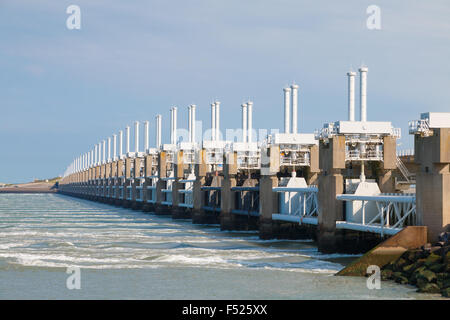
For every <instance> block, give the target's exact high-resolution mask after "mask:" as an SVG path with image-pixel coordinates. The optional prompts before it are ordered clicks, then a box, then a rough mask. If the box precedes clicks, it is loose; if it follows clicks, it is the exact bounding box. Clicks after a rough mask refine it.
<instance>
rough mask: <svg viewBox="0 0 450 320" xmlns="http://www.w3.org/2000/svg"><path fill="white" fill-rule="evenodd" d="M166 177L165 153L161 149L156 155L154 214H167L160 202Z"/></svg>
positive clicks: (162, 199)
mask: <svg viewBox="0 0 450 320" xmlns="http://www.w3.org/2000/svg"><path fill="white" fill-rule="evenodd" d="M166 177H167V153H166V151H161V152H160V153H159V155H158V182H157V183H156V206H155V213H156V214H169V213H170V212H168V211H167V210H166V208H165V206H164V205H163V204H162V202H163V201H164V197H165V196H164V194H163V192H162V190H163V189H165V188H166V183H167V182H166V181H165V180H163V179H164V178H166Z"/></svg>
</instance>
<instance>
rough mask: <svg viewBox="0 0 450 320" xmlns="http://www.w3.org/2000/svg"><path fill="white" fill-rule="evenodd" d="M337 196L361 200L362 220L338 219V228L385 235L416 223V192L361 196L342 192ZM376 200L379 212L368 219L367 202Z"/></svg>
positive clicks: (340, 198) (342, 198)
mask: <svg viewBox="0 0 450 320" xmlns="http://www.w3.org/2000/svg"><path fill="white" fill-rule="evenodd" d="M336 198H337V199H338V200H342V201H361V202H362V206H361V210H362V214H361V221H359V222H348V221H337V222H336V228H338V229H351V230H357V231H365V232H374V233H379V234H381V235H382V236H383V235H393V234H396V233H397V232H399V231H401V230H402V229H403V228H404V227H405V226H407V225H416V224H417V221H416V196H415V194H400V193H384V194H380V195H375V196H359V195H354V194H340V195H337V196H336ZM369 202H374V203H375V205H376V208H377V214H376V215H375V216H374V217H372V218H370V219H366V214H365V208H366V204H368V203H369Z"/></svg>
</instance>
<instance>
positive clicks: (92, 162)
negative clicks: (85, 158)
mask: <svg viewBox="0 0 450 320" xmlns="http://www.w3.org/2000/svg"><path fill="white" fill-rule="evenodd" d="M94 154H95V153H94V149H92V150H91V163H90V167H91V168H92V167H93V166H94V165H95V162H94Z"/></svg>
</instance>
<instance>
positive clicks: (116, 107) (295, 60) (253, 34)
mask: <svg viewBox="0 0 450 320" xmlns="http://www.w3.org/2000/svg"><path fill="white" fill-rule="evenodd" d="M71 4H76V5H79V6H80V7H81V30H68V29H67V28H66V19H67V17H68V15H67V14H66V8H67V7H68V6H69V5H71ZM371 4H375V5H378V6H379V7H380V8H381V19H382V22H381V23H382V25H381V26H382V30H380V31H374V30H368V29H367V28H366V19H367V14H366V8H367V6H368V5H371ZM449 17H450V3H449V2H448V1H446V0H443V1H431V2H427V1H413V0H409V1H361V0H354V1H331V0H330V1H299V0H277V1H269V0H249V1H237V0H227V1H215V0H190V1H171V0H161V1H155V0H151V1H114V0H95V1H92V0H89V1H88V0H71V1H64V0H58V1H56V0H53V1H49V0H35V1H24V0H1V2H0V39H1V41H0V108H1V109H0V110H1V113H0V150H1V151H0V182H24V181H30V180H32V179H33V178H46V177H53V176H56V175H58V174H62V173H63V172H64V169H65V167H66V166H67V165H68V164H69V162H70V161H71V160H72V158H73V157H75V156H77V155H79V154H80V153H82V152H85V151H88V150H89V149H91V148H92V147H93V145H94V144H95V143H98V142H99V141H100V140H101V139H104V138H106V137H107V136H110V135H111V134H112V133H114V132H117V131H118V130H119V129H122V128H124V127H125V126H126V125H127V124H130V125H132V123H133V121H135V120H149V121H150V124H151V128H150V133H151V134H150V141H151V143H153V141H154V116H155V115H156V114H157V113H161V114H162V115H163V127H164V133H163V135H164V137H163V141H165V142H168V139H169V135H168V127H169V114H170V113H169V109H170V106H172V105H176V106H178V108H179V111H178V114H179V118H178V126H179V127H180V126H183V127H186V126H187V124H186V122H187V106H188V105H189V104H191V103H195V104H196V105H197V120H203V121H204V123H203V127H204V128H209V121H210V120H209V119H210V113H209V110H210V107H209V103H210V102H211V101H212V100H213V99H215V98H217V99H219V100H220V101H221V102H222V104H221V128H236V127H240V126H241V120H240V119H241V116H240V112H241V111H240V110H241V108H240V104H241V103H242V102H243V101H244V100H246V99H249V98H250V99H252V100H253V101H254V119H253V124H254V127H255V128H267V129H270V128H282V127H283V111H282V105H283V99H282V96H283V91H282V88H283V87H284V86H285V85H287V84H290V83H292V81H295V82H296V83H297V84H299V85H300V92H299V105H300V112H299V127H300V130H301V132H313V130H314V129H316V128H320V127H321V126H322V125H323V123H324V122H330V121H335V120H345V119H346V118H347V80H346V72H347V71H348V70H349V69H350V67H353V69H355V70H356V69H357V68H358V67H359V66H360V65H361V64H362V63H364V64H366V65H367V66H368V67H369V74H368V119H369V120H377V121H386V120H388V121H392V122H393V124H394V125H395V126H396V127H400V128H402V134H403V138H402V140H401V143H402V145H401V146H400V147H399V148H411V147H412V137H410V136H408V132H407V124H408V120H412V119H416V118H418V117H419V114H420V112H426V111H441V112H442V111H448V112H449V111H450V103H449V102H450V81H449V76H450V63H449V59H450V20H449ZM357 90H359V89H358V86H357ZM357 104H358V99H357Z"/></svg>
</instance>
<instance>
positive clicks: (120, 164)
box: [115, 159, 125, 205]
mask: <svg viewBox="0 0 450 320" xmlns="http://www.w3.org/2000/svg"><path fill="white" fill-rule="evenodd" d="M122 175H123V160H122V159H119V160H117V179H116V197H115V198H116V201H115V204H116V205H122V203H123V201H122V200H121V199H120V187H121V186H123V185H125V183H124V181H123V180H124V178H123V176H122Z"/></svg>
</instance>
